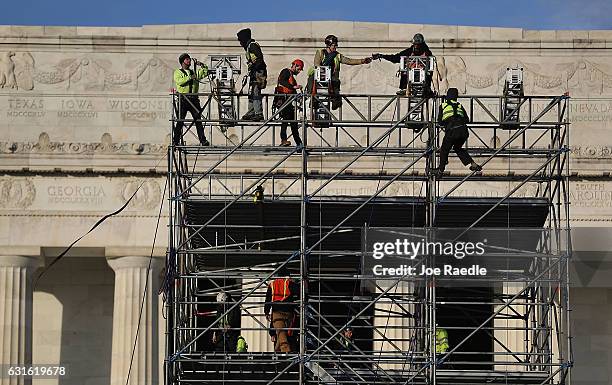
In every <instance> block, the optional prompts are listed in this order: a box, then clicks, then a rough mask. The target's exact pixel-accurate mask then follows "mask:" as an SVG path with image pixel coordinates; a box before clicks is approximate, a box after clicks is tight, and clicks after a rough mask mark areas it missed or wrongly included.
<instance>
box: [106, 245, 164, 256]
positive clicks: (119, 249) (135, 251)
mask: <svg viewBox="0 0 612 385" xmlns="http://www.w3.org/2000/svg"><path fill="white" fill-rule="evenodd" d="M104 254H105V256H106V257H107V258H119V257H125V256H134V255H136V256H143V257H148V256H150V255H151V247H150V246H149V247H144V246H108V247H106V248H105V249H104ZM165 256H166V248H165V247H155V248H154V249H153V257H165Z"/></svg>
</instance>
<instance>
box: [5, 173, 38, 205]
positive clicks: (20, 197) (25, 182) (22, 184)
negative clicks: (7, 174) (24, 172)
mask: <svg viewBox="0 0 612 385" xmlns="http://www.w3.org/2000/svg"><path fill="white" fill-rule="evenodd" d="M35 197H36V188H35V187H34V183H32V181H31V180H29V179H26V178H0V207H2V208H7V209H24V208H27V207H29V206H30V205H32V202H33V201H34V198H35Z"/></svg>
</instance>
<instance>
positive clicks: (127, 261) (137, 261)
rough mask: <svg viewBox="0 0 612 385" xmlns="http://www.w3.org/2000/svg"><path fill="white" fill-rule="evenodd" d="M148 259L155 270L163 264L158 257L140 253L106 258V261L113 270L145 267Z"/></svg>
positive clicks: (147, 264)
mask: <svg viewBox="0 0 612 385" xmlns="http://www.w3.org/2000/svg"><path fill="white" fill-rule="evenodd" d="M149 260H151V270H157V269H159V268H160V267H161V266H162V264H163V260H162V259H161V258H159V257H153V258H151V257H145V256H141V255H125V256H122V257H114V258H106V262H107V263H108V265H109V266H110V267H111V268H112V269H113V270H114V271H117V270H122V269H131V268H137V269H143V268H145V269H146V268H147V267H148V266H149Z"/></svg>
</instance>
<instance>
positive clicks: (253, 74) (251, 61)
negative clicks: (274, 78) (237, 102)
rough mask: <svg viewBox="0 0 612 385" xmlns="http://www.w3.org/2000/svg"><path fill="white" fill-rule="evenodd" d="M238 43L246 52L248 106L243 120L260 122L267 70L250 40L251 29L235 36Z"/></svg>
mask: <svg viewBox="0 0 612 385" xmlns="http://www.w3.org/2000/svg"><path fill="white" fill-rule="evenodd" d="M236 36H237V37H238V41H239V42H240V45H241V46H242V48H244V50H245V52H246V62H247V66H248V72H247V73H248V76H249V104H248V111H247V113H246V114H244V116H243V117H242V119H243V120H252V121H262V120H263V118H264V116H263V108H262V103H261V100H262V98H261V90H263V89H264V88H266V85H267V84H268V70H267V67H266V62H265V61H264V56H263V53H262V52H261V47H260V46H259V43H257V42H256V41H255V40H253V39H252V38H251V29H250V28H245V29H241V30H240V31H238V33H237V34H236Z"/></svg>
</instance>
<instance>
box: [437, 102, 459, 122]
mask: <svg viewBox="0 0 612 385" xmlns="http://www.w3.org/2000/svg"><path fill="white" fill-rule="evenodd" d="M453 105H455V106H457V115H458V116H464V114H463V109H462V108H461V104H460V103H459V102H457V103H449V102H444V103H442V120H443V121H444V120H446V119H448V118H450V117H451V116H454V115H455V109H454V108H453Z"/></svg>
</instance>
